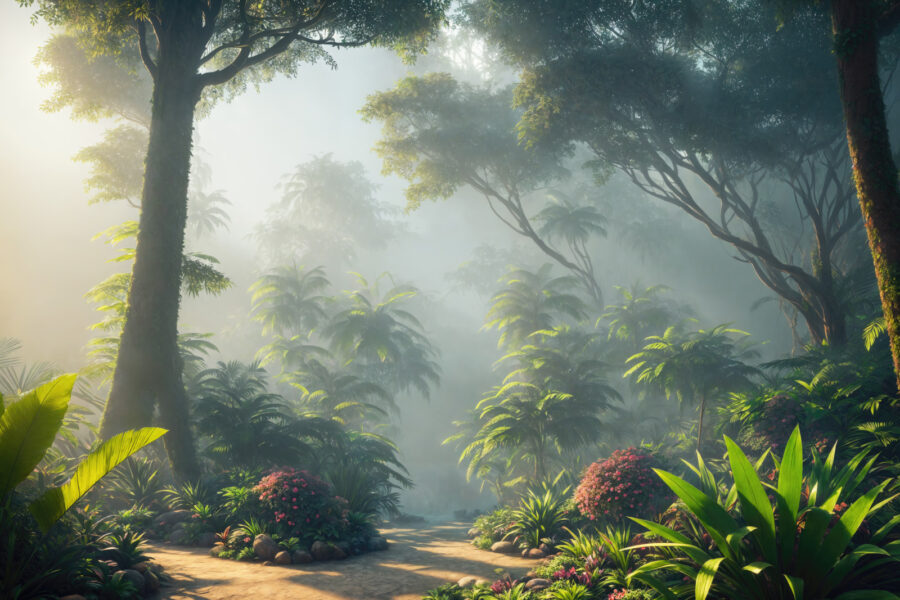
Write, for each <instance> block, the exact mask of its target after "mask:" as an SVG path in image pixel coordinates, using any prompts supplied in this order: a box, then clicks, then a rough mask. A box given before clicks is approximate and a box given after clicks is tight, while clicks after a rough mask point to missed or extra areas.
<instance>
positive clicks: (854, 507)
mask: <svg viewBox="0 0 900 600" xmlns="http://www.w3.org/2000/svg"><path fill="white" fill-rule="evenodd" d="M888 483H890V480H887V481H882V482H881V483H880V484H878V485H876V486H875V487H873V488H872V489H871V490H869V491H868V492H866V493H865V494H864V495H862V496H860V497H859V498H858V499H857V500H856V502H854V503H853V504H851V505H850V508H848V509H847V510H846V511H845V512H844V514H843V515H841V519H840V521H838V522H837V523H836V524H835V525H834V527H832V528H831V531H829V532H828V535H827V536H826V537H825V540H824V541H823V542H822V548H821V551H820V559H821V560H822V562H823V564H825V565H827V566H828V567H830V566H831V565H833V564H834V562H835V561H836V560H837V559H838V557H839V556H840V555H841V553H842V552H843V551H844V549H845V548H846V547H847V544H849V543H850V538H852V537H853V535H854V534H855V533H856V530H857V529H859V526H860V525H862V522H863V520H864V519H865V518H866V516H867V515H868V514H869V509H870V508H872V504H873V503H874V502H875V498H877V497H878V495H879V494H881V492H882V491H883V490H884V488H885V487H886V486H887V484H888Z"/></svg>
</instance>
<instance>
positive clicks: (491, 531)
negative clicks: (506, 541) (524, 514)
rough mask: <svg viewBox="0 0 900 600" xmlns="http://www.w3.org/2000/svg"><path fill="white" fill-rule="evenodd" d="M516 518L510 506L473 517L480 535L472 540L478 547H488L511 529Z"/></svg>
mask: <svg viewBox="0 0 900 600" xmlns="http://www.w3.org/2000/svg"><path fill="white" fill-rule="evenodd" d="M515 522H516V518H515V515H514V511H513V510H512V509H511V508H506V507H504V508H498V509H497V510H495V511H493V512H489V513H487V514H486V515H481V516H480V517H478V518H477V519H475V528H476V529H478V530H479V531H480V532H481V535H480V536H478V537H477V538H475V540H473V543H474V544H475V545H476V546H478V547H479V548H483V549H488V548H490V547H491V544H493V543H494V542H499V541H500V540H502V539H503V538H505V537H506V535H507V534H508V533H509V532H510V531H511V530H512V528H513V526H514V525H515Z"/></svg>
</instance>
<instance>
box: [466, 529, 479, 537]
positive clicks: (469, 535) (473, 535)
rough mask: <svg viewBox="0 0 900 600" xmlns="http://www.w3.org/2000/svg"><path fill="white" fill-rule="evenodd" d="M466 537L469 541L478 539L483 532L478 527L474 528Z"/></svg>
mask: <svg viewBox="0 0 900 600" xmlns="http://www.w3.org/2000/svg"><path fill="white" fill-rule="evenodd" d="M466 535H467V536H468V537H469V539H471V538H477V537H478V536H479V535H481V530H480V529H478V528H477V527H472V528H471V529H469V530H468V531H467V532H466Z"/></svg>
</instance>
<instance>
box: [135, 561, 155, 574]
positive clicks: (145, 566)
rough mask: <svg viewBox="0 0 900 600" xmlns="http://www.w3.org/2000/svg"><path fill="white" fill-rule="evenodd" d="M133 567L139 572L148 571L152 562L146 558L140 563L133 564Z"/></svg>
mask: <svg viewBox="0 0 900 600" xmlns="http://www.w3.org/2000/svg"><path fill="white" fill-rule="evenodd" d="M131 568H132V569H134V570H135V571H137V572H138V573H146V572H147V569H149V568H150V563H149V562H147V561H146V560H142V561H141V562H139V563H134V564H133V565H131Z"/></svg>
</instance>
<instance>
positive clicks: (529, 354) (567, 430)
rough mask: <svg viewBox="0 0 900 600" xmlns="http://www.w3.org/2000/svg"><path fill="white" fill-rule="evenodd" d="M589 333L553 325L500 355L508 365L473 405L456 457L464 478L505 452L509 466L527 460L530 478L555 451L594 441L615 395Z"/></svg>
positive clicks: (536, 478)
mask: <svg viewBox="0 0 900 600" xmlns="http://www.w3.org/2000/svg"><path fill="white" fill-rule="evenodd" d="M596 338H597V336H596V335H595V334H586V333H584V332H581V331H578V330H575V329H571V328H569V327H567V326H560V327H556V328H553V329H549V330H545V331H538V332H535V333H534V334H533V335H532V336H530V339H529V342H528V343H526V344H525V345H524V346H522V347H521V348H519V349H517V350H515V351H513V352H511V353H509V354H507V355H506V356H505V357H504V358H503V359H502V360H503V361H504V362H511V363H513V365H514V368H513V369H512V371H510V372H509V374H508V375H507V376H506V377H505V378H504V380H503V384H502V385H500V386H498V387H496V388H495V389H494V390H493V391H492V392H491V393H489V394H487V395H486V396H485V398H484V399H482V400H481V402H479V403H478V406H477V407H476V412H477V421H476V423H474V425H475V426H477V430H476V431H475V432H474V434H473V435H472V437H471V439H470V441H469V443H468V445H467V446H466V447H465V448H464V450H463V452H462V455H461V457H460V462H462V461H468V463H469V465H468V475H469V476H471V475H472V474H474V473H482V474H485V475H487V474H488V473H489V472H490V471H491V470H492V464H493V463H496V461H497V459H498V452H504V453H508V455H509V461H510V462H512V463H513V464H515V463H516V462H518V461H523V462H525V463H529V464H530V465H531V473H530V475H529V479H530V480H531V482H532V483H534V484H537V483H540V482H543V481H546V479H547V475H548V468H549V464H550V460H551V459H552V458H553V456H554V451H555V454H556V455H557V456H559V455H561V454H562V452H563V451H565V450H574V449H577V448H580V447H583V446H584V445H585V444H588V443H591V442H596V441H597V440H599V439H600V437H601V436H602V435H603V421H602V419H601V414H602V412H603V411H605V410H606V409H608V408H609V407H610V405H611V403H612V402H613V401H615V400H618V399H619V395H618V393H617V392H616V391H615V390H613V389H612V388H611V387H610V386H609V385H608V384H607V383H606V380H605V378H604V372H605V370H606V366H605V365H604V364H603V363H602V362H601V361H600V360H599V359H598V358H597V348H596V347H595V344H594V343H595V341H596ZM464 426H465V424H464ZM456 439H459V437H458V436H452V437H451V438H449V439H448V441H451V440H456Z"/></svg>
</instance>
